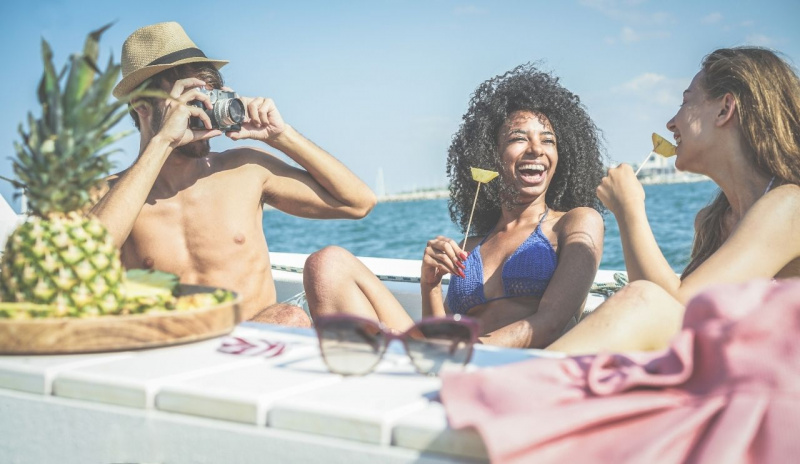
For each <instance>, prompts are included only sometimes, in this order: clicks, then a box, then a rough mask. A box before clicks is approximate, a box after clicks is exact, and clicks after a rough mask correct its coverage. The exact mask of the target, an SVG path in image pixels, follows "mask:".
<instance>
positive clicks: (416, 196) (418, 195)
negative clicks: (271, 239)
mask: <svg viewBox="0 0 800 464" xmlns="http://www.w3.org/2000/svg"><path fill="white" fill-rule="evenodd" d="M639 181H640V182H641V183H642V185H658V184H683V183H694V182H705V181H711V179H709V178H708V177H706V176H700V175H697V174H678V175H668V176H657V175H656V176H648V177H644V178H642V179H639ZM449 196H450V191H449V190H447V189H439V190H423V191H419V192H404V193H395V194H392V195H384V196H380V197H378V203H394V202H400V201H418V200H439V199H441V198H448V197H449ZM264 209H265V210H271V209H273V208H272V207H270V206H268V205H264Z"/></svg>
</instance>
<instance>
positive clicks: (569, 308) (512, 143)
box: [303, 111, 603, 348]
mask: <svg viewBox="0 0 800 464" xmlns="http://www.w3.org/2000/svg"><path fill="white" fill-rule="evenodd" d="M497 144H498V155H499V156H501V157H502V158H501V159H502V161H503V165H504V166H505V168H506V169H507V171H508V172H509V173H510V174H509V175H508V176H505V177H506V178H507V179H508V180H506V181H507V182H513V184H514V186H515V188H516V190H517V191H518V199H517V203H516V204H515V205H514V207H513V208H511V209H505V208H504V209H503V211H502V213H501V217H500V219H499V221H498V223H497V225H496V226H495V228H494V230H493V231H492V232H491V233H490V234H489V236H488V238H487V239H486V241H485V242H484V243H483V245H481V258H482V262H483V278H484V295H485V296H486V298H487V299H492V298H497V297H500V296H502V295H503V293H504V290H503V282H502V276H501V274H502V267H503V264H504V263H505V262H506V261H507V260H508V258H509V256H511V254H512V253H514V251H515V250H516V249H517V248H518V247H519V246H520V244H522V242H524V241H525V239H527V238H528V237H529V236H530V235H531V234H532V233H533V232H534V230H535V229H536V227H537V225H538V224H539V223H540V222H541V229H542V232H543V233H544V235H545V236H546V237H547V239H548V240H549V241H550V243H551V245H552V246H553V248H554V249H555V250H556V253H557V255H558V265H557V268H556V271H555V273H554V275H553V277H552V279H551V280H550V283H549V284H548V286H547V289H546V290H545V293H544V295H542V297H541V298H536V297H515V298H503V299H497V300H494V301H489V302H487V303H485V304H482V305H478V306H475V307H473V308H471V309H470V310H469V311H468V312H467V315H468V316H470V317H473V318H475V319H477V320H478V321H479V322H480V326H481V334H480V335H481V337H480V340H481V342H483V343H486V344H492V345H500V346H508V347H518V348H528V347H544V346H547V345H549V344H550V343H552V342H553V341H554V340H555V339H556V338H558V337H559V336H560V335H561V334H562V333H564V331H566V330H568V329H569V328H570V327H572V326H573V325H575V323H576V322H577V321H578V320H579V319H580V316H581V313H582V310H583V306H584V303H585V301H586V296H587V295H588V293H589V288H590V287H591V285H592V281H593V280H594V276H595V274H596V272H597V268H598V266H599V265H600V259H601V257H602V253H603V218H602V217H601V216H600V214H599V213H598V212H597V211H595V210H593V209H591V208H585V207H582V208H574V209H572V210H570V211H567V212H563V211H554V210H552V209H551V210H550V211H549V212H548V213H547V217H546V218H544V219H545V220H544V221H542V219H543V217H544V214H545V209H546V205H545V196H546V193H547V188H548V186H549V185H550V179H552V177H553V175H554V174H555V172H556V166H557V164H558V150H557V148H556V146H557V141H556V140H555V135H554V134H553V129H552V127H551V126H550V122H549V121H548V120H547V118H546V117H545V116H543V115H539V114H533V113H530V112H527V111H518V112H516V113H513V114H512V115H511V116H510V117H509V118H508V120H507V122H506V124H504V125H503V127H502V128H501V130H500V134H498V140H497ZM529 163H538V164H542V165H543V166H546V173H547V174H546V176H545V177H544V180H539V181H531V180H530V179H529V178H527V177H526V176H525V175H523V174H521V172H520V171H521V170H522V169H521V167H522V166H524V165H526V164H529ZM498 181H499V180H498ZM480 241H481V237H472V238H470V239H469V240H468V241H467V245H466V247H465V248H466V250H462V249H461V247H460V245H459V244H458V243H457V242H456V241H455V240H453V239H451V238H447V237H442V236H439V237H436V238H434V239H433V240H430V241H429V242H428V243H427V246H426V248H425V252H424V255H423V258H422V269H421V276H420V290H421V298H422V315H423V316H424V317H427V316H445V315H446V314H448V313H450V311H449V308H447V307H446V304H445V302H444V298H443V295H442V286H441V283H442V276H444V275H445V274H463V272H464V264H463V263H464V261H465V260H466V258H467V255H466V251H467V250H469V251H471V250H472V249H473V248H474V247H476V246H477V245H478V243H480ZM334 271H335V272H334ZM303 279H304V282H303V284H304V287H305V289H306V295H307V297H308V302H309V308H310V309H311V312H312V315H314V317H316V316H318V315H325V314H332V313H349V314H354V315H357V316H361V317H367V318H373V319H375V318H377V319H378V320H380V321H381V322H383V323H384V324H385V325H386V326H388V327H389V328H392V329H395V330H405V329H407V328H408V327H409V326H411V325H412V324H413V321H412V320H411V318H410V317H409V316H408V314H407V313H406V312H405V310H404V309H403V307H402V306H401V305H400V303H399V302H398V301H397V300H396V299H395V298H394V297H393V295H392V293H391V292H390V291H389V289H387V288H386V287H385V286H384V285H383V284H382V283H381V282H380V281H379V280H378V278H377V277H375V275H374V274H373V273H372V272H370V271H369V269H367V267H366V266H364V265H363V264H362V263H361V262H360V261H358V260H357V259H356V258H355V257H354V256H353V255H351V254H350V253H349V252H347V251H346V250H343V249H341V248H337V247H328V248H325V249H323V250H321V251H319V252H317V253H314V254H312V255H311V256H310V257H309V259H308V260H307V261H306V266H305V268H304V271H303Z"/></svg>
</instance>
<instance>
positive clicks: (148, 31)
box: [114, 22, 228, 98]
mask: <svg viewBox="0 0 800 464" xmlns="http://www.w3.org/2000/svg"><path fill="white" fill-rule="evenodd" d="M186 63H211V64H212V65H214V66H215V67H216V68H217V69H219V68H221V67H223V66H225V65H226V64H228V62H227V61H222V60H212V59H209V58H207V57H206V55H205V54H204V53H203V52H202V51H201V50H200V49H199V48H197V45H195V44H194V42H192V39H190V38H189V36H188V35H186V32H185V31H184V30H183V28H182V27H181V25H180V24H178V23H175V22H169V23H158V24H153V25H152V26H145V27H143V28H141V29H138V30H136V31H135V32H134V33H133V34H131V35H130V36H129V37H128V38H127V40H125V44H123V45H122V80H121V81H120V82H119V84H117V86H116V87H114V96H115V97H117V98H121V97H123V96H125V95H127V94H128V93H130V92H131V91H132V90H134V89H135V88H136V87H138V86H139V85H140V84H141V83H142V82H144V81H146V80H147V79H149V78H151V77H153V76H154V75H156V74H158V73H160V72H161V71H163V70H165V69H169V68H174V67H175V66H178V65H181V64H186Z"/></svg>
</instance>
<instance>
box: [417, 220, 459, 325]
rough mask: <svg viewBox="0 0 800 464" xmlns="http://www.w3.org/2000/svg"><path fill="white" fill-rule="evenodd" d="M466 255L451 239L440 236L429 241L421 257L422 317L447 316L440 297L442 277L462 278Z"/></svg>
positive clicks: (442, 299)
mask: <svg viewBox="0 0 800 464" xmlns="http://www.w3.org/2000/svg"><path fill="white" fill-rule="evenodd" d="M466 259H467V254H466V253H465V252H464V251H463V250H462V249H461V247H460V246H458V243H456V242H455V240H453V239H449V238H447V237H442V236H441V235H440V236H438V237H436V238H435V239H433V240H429V241H428V244H427V246H426V247H425V254H424V255H423V256H422V269H421V271H420V282H419V286H420V292H421V296H422V317H431V316H437V317H442V316H445V315H446V314H447V310H446V308H445V304H444V298H443V297H442V277H444V275H445V274H458V275H460V276H461V277H464V261H465V260H466Z"/></svg>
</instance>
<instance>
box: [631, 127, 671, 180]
mask: <svg viewBox="0 0 800 464" xmlns="http://www.w3.org/2000/svg"><path fill="white" fill-rule="evenodd" d="M675 149H676V147H675V145H673V144H672V143H670V142H669V140H667V139H665V138H664V137H662V136H660V135H658V134H656V133H655V132H653V151H651V152H650V153H648V154H647V158H645V159H644V161H642V164H640V165H639V169H637V170H636V174H634V175H638V174H639V171H641V170H642V168H643V167H644V163H646V162H647V160H649V159H650V155H652V154H653V153H655V154H657V155H661V156H663V157H664V158H669V157H671V156H675Z"/></svg>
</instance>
